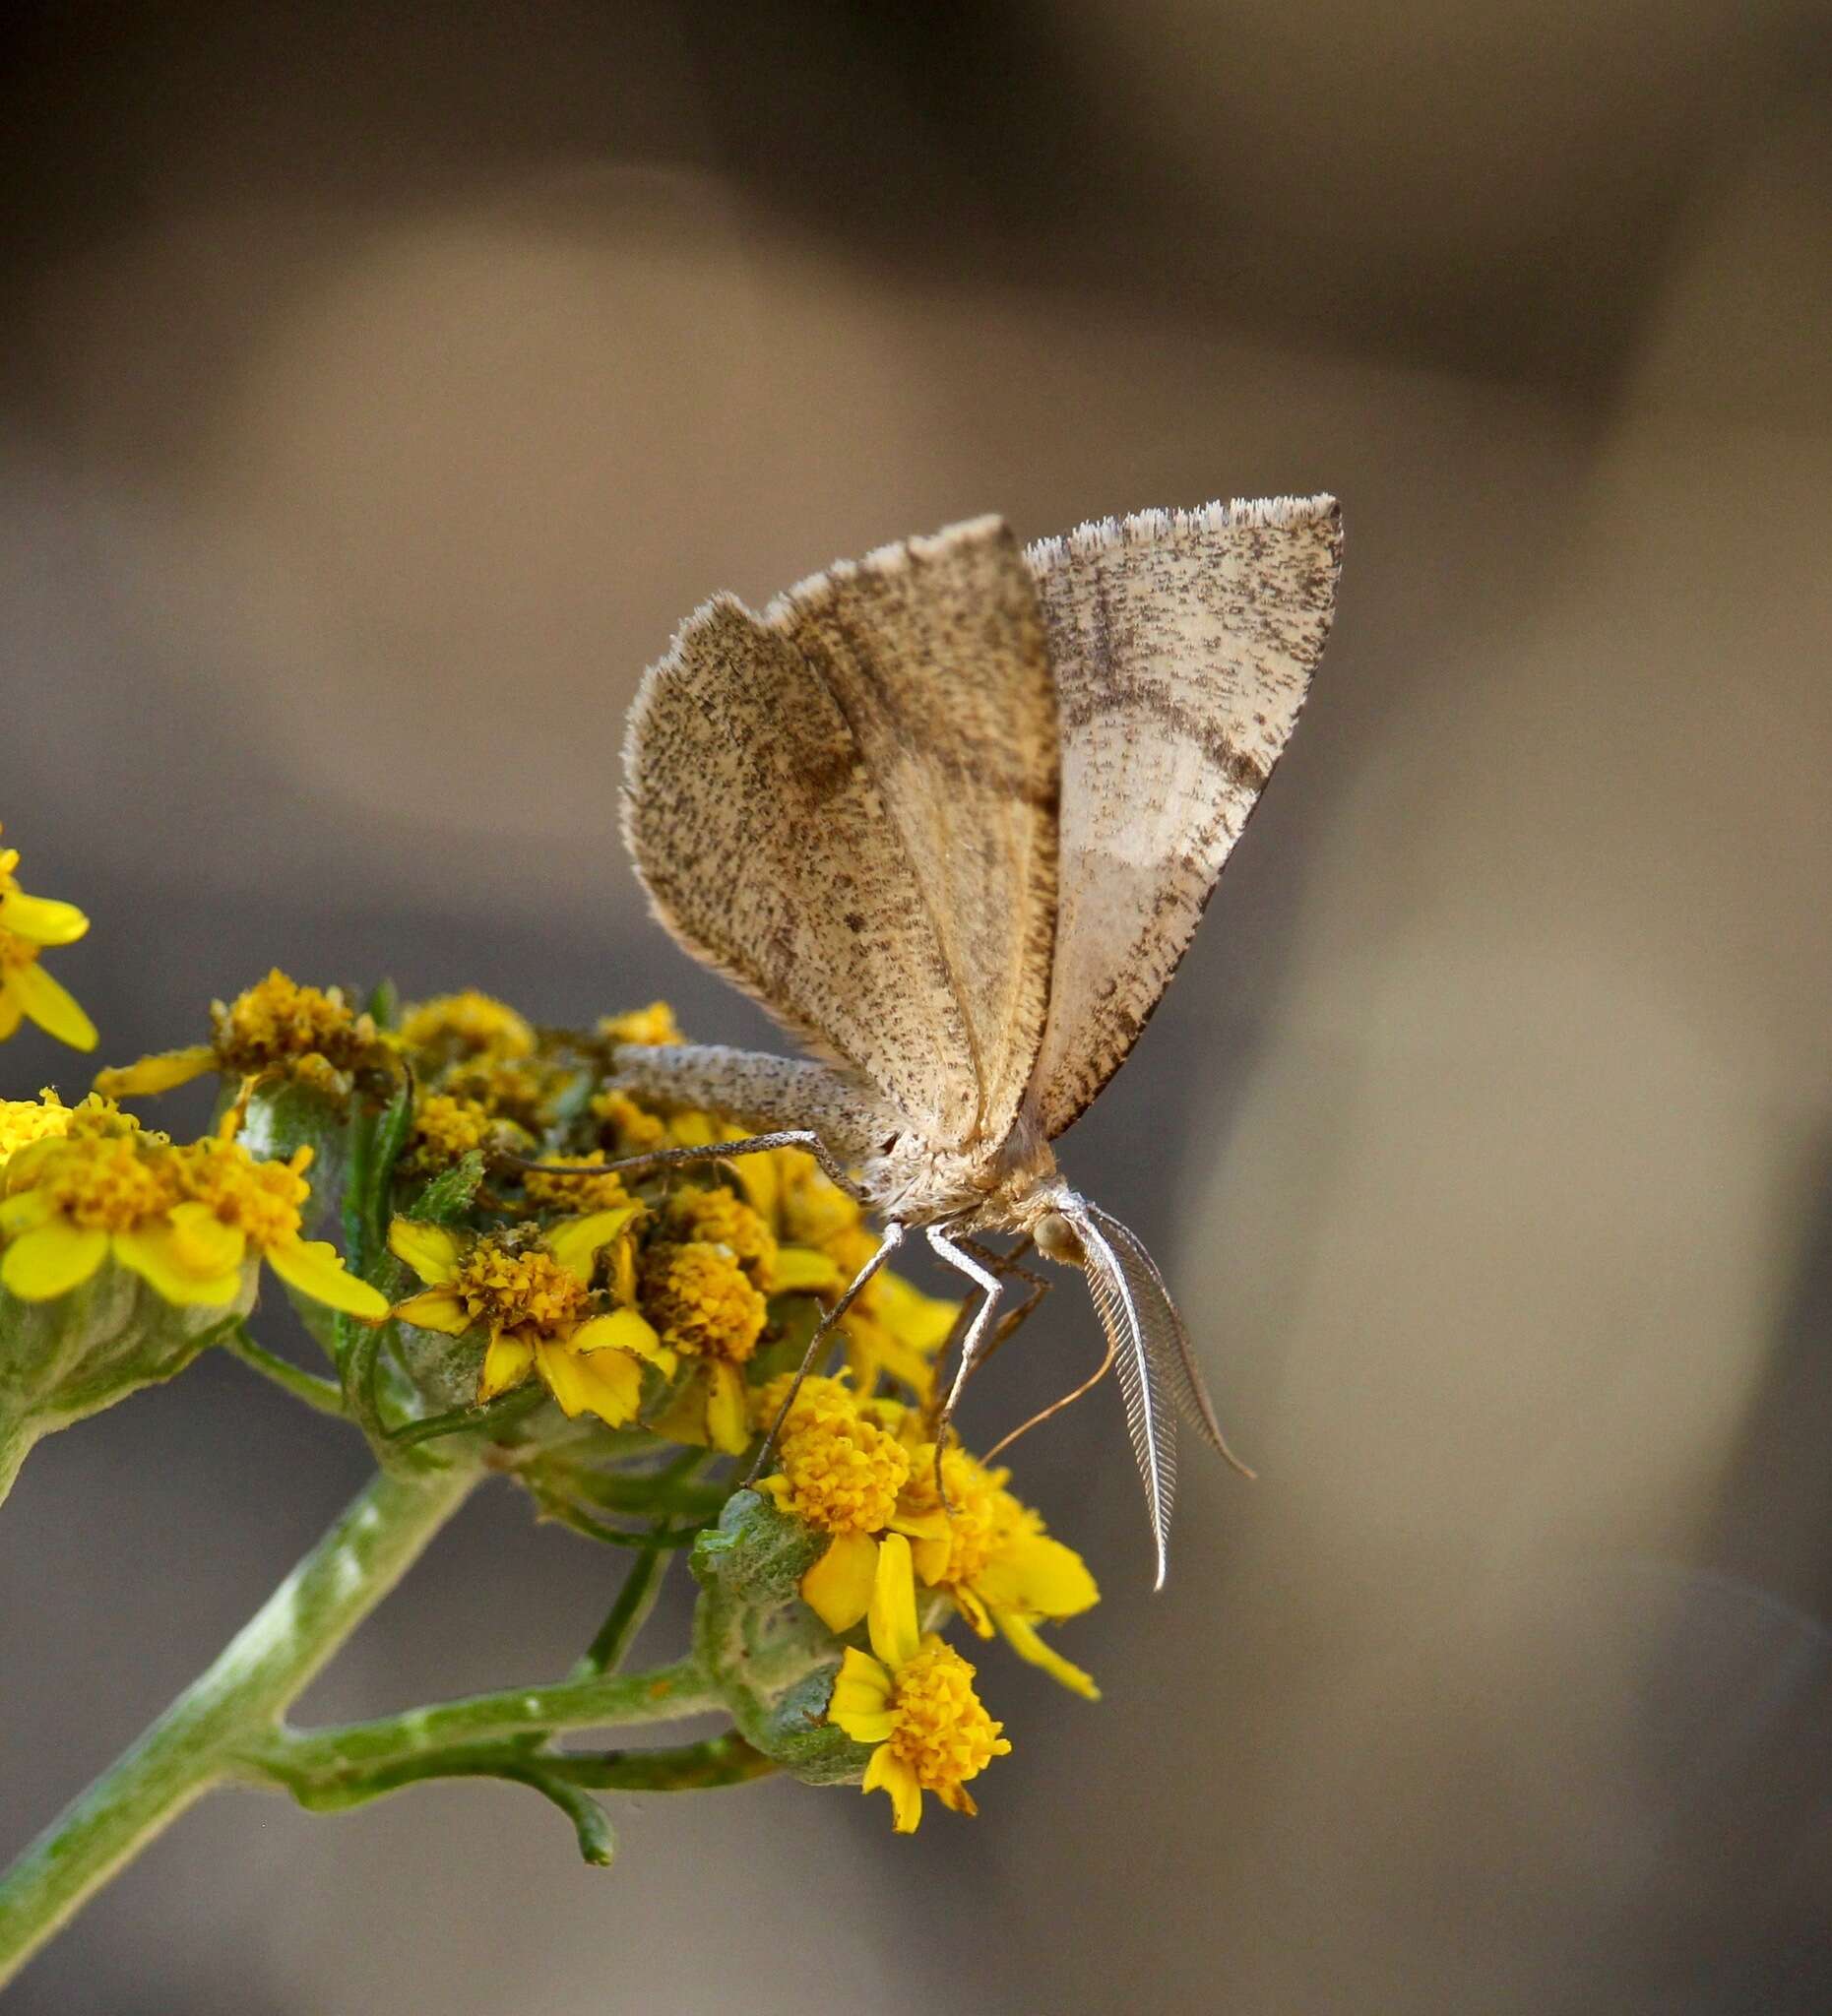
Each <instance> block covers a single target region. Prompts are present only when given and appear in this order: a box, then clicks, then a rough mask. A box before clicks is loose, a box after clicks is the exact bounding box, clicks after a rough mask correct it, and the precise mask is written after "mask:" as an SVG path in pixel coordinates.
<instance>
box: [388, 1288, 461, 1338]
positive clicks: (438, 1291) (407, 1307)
mask: <svg viewBox="0 0 1832 2016" xmlns="http://www.w3.org/2000/svg"><path fill="white" fill-rule="evenodd" d="M395 1314H396V1315H397V1316H398V1317H399V1318H400V1319H401V1321H402V1322H403V1323H411V1324H412V1325H413V1327H414V1328H415V1329H416V1330H439V1331H443V1332H444V1333H445V1335H446V1336H447V1337H461V1336H463V1334H464V1333H465V1332H466V1331H467V1330H469V1329H470V1328H471V1321H472V1318H471V1311H470V1310H469V1309H468V1308H466V1306H465V1304H464V1302H463V1301H462V1300H461V1299H460V1298H459V1297H458V1296H457V1295H455V1294H454V1293H453V1292H452V1291H451V1290H450V1289H449V1288H429V1289H428V1290H427V1291H426V1292H425V1293H424V1294H418V1295H409V1297H408V1298H407V1300H406V1301H405V1302H397V1303H396V1304H395Z"/></svg>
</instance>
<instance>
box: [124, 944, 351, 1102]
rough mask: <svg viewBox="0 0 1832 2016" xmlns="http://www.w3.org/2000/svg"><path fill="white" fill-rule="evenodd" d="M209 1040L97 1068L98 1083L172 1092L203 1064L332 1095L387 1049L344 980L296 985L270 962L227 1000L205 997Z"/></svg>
mask: <svg viewBox="0 0 1832 2016" xmlns="http://www.w3.org/2000/svg"><path fill="white" fill-rule="evenodd" d="M210 1028H211V1036H210V1040H209V1042H207V1043H192V1044H190V1045H189V1046H188V1047H186V1048H184V1049H181V1050H159V1051H157V1052H156V1053H155V1054H154V1055H152V1056H150V1057H142V1058H141V1059H140V1061H139V1062H138V1063H136V1064H125V1065H121V1066H119V1067H118V1068H116V1069H113V1070H109V1071H98V1072H97V1073H96V1074H95V1090H96V1091H97V1092H100V1093H104V1094H107V1095H109V1096H110V1097H113V1098H116V1099H124V1098H130V1097H134V1096H146V1095H148V1094H152V1093H159V1092H169V1091H170V1090H171V1088H172V1087H173V1086H175V1085H185V1084H188V1083H189V1082H190V1081H191V1080H192V1079H193V1078H201V1077H202V1076H203V1075H204V1074H205V1072H207V1071H219V1072H221V1073H222V1074H223V1075H224V1076H225V1077H229V1078H240V1079H253V1078H273V1077H286V1078H296V1079H299V1080H301V1081H302V1082H304V1083H306V1084H315V1085H318V1086H320V1087H322V1088H323V1089H324V1090H325V1091H327V1092H331V1093H333V1094H342V1093H344V1092H346V1091H347V1090H348V1088H349V1081H350V1078H351V1076H352V1075H353V1074H354V1073H355V1072H357V1071H360V1070H364V1069H373V1068H376V1067H377V1066H378V1065H379V1064H380V1063H381V1062H382V1061H383V1059H384V1057H385V1055H386V1051H385V1047H384V1045H383V1043H382V1040H381V1037H380V1034H379V1032H378V1031H377V1029H376V1027H375V1023H374V1020H373V1018H372V1017H370V1016H368V1015H366V1014H361V1015H359V1014H358V1013H357V1012H356V1011H355V1010H354V1009H353V1008H351V1007H350V1005H349V1004H348V1002H347V1001H346V1000H345V998H344V992H343V989H342V988H341V987H307V986H301V985H300V984H299V982H298V981H297V980H295V979H292V978H290V977H288V976H287V975H285V974H284V973H282V972H281V970H280V969H279V967H275V968H274V969H273V971H272V972H271V973H269V975H268V977H266V979H264V980H257V981H256V982H255V984H254V985H253V986H252V987H247V988H244V989H243V991H242V992H241V993H239V994H237V995H236V997H235V998H234V1000H233V1001H230V1002H228V1003H227V1004H226V1005H225V1004H224V1003H222V1002H221V1001H213V1002H212V1003H211V1004H210Z"/></svg>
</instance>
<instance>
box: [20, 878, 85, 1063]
mask: <svg viewBox="0 0 1832 2016" xmlns="http://www.w3.org/2000/svg"><path fill="white" fill-rule="evenodd" d="M18 866H19V850H18V848H14V847H6V848H0V1042H4V1041H5V1040H6V1039H7V1038H8V1037H10V1036H12V1035H13V1034H14V1033H15V1031H17V1030H18V1028H19V1026H20V1023H21V1022H22V1021H29V1022H35V1023H36V1024H37V1025H38V1027H39V1028H40V1029H41V1030H43V1031H44V1032H45V1034H46V1035H47V1036H54V1037H55V1038H56V1039H57V1040H58V1041H59V1042H63V1043H68V1044H69V1045H70V1047H71V1048H72V1049H75V1050H93V1049H94V1048H95V1040H96V1039H95V1024H94V1023H93V1022H92V1021H91V1020H90V1019H89V1017H88V1016H87V1015H85V1014H84V1012H83V1010H82V1009H81V1008H80V1007H79V1006H78V1005H77V1003H76V1001H75V999H74V998H73V997H72V995H71V994H70V991H69V989H68V988H66V987H65V986H63V985H62V983H61V982H59V981H57V980H54V979H52V977H50V975H49V974H48V973H46V972H45V971H44V968H43V967H42V966H41V965H40V964H39V959H40V955H41V954H43V953H44V952H45V951H46V950H47V949H49V948H51V947H53V946H58V945H74V944H75V943H76V941H77V940H78V939H79V938H81V937H82V936H83V934H84V933H85V932H86V931H87V930H88V929H89V918H88V917H86V916H85V915H84V914H83V913H82V912H81V911H80V910H78V909H77V907H76V905H75V904H74V903H59V902H57V901H55V899H53V898H51V897H48V896H28V895H27V894H26V892H25V891H24V890H23V889H22V888H21V887H20V886H19V877H18V876H17V875H16V874H15V873H14V870H15V869H16V868H18Z"/></svg>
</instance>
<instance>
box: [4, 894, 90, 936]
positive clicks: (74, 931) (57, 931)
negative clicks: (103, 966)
mask: <svg viewBox="0 0 1832 2016" xmlns="http://www.w3.org/2000/svg"><path fill="white" fill-rule="evenodd" d="M0 928H3V929H5V930H8V931H11V932H12V933H13V934H14V936H15V937H18V938H24V939H25V940H26V941H27V943H28V944H31V945H74V944H75V943H76V941H77V940H78V939H79V938H80V937H82V935H83V933H84V932H85V931H87V930H88V929H89V918H88V917H86V916H85V915H84V914H83V913H82V912H81V911H80V910H78V909H77V907H76V905H75V904H74V903H59V902H58V901H57V900H56V898H55V897H50V896H28V895H27V894H26V892H25V891H24V890H23V889H11V890H8V891H7V893H6V894H5V895H4V896H0Z"/></svg>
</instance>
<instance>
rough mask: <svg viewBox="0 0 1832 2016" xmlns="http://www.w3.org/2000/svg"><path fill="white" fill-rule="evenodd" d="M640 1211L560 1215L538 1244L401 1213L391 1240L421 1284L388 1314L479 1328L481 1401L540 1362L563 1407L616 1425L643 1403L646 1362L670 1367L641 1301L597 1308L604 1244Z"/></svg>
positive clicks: (457, 1329) (451, 1329) (423, 1324)
mask: <svg viewBox="0 0 1832 2016" xmlns="http://www.w3.org/2000/svg"><path fill="white" fill-rule="evenodd" d="M637 1210H638V1207H637V1206H636V1205H634V1204H625V1205H621V1206H619V1207H618V1208H617V1209H615V1210H612V1211H598V1212H593V1213H591V1214H590V1215H588V1216H586V1217H583V1218H573V1219H567V1220H565V1221H563V1222H562V1223H560V1224H559V1225H556V1226H554V1227H553V1228H552V1229H551V1230H549V1231H548V1232H547V1233H546V1235H545V1236H544V1237H543V1238H541V1239H540V1240H539V1241H538V1242H537V1241H534V1240H530V1239H527V1238H517V1237H516V1236H515V1235H514V1234H510V1235H508V1236H507V1237H505V1236H502V1235H492V1236H487V1237H479V1236H478V1235H477V1234H476V1233H474V1232H466V1231H454V1230H453V1229H451V1228H450V1227H448V1226H442V1225H429V1224H424V1223H421V1222H420V1221H417V1220H414V1219H407V1218H398V1219H396V1220H395V1222H394V1224H393V1226H392V1227H391V1228H390V1229H389V1233H388V1245H389V1250H390V1251H391V1252H392V1253H394V1255H395V1256H396V1258H397V1259H400V1260H405V1261H406V1262H407V1264H408V1265H409V1266H410V1267H411V1268H412V1270H413V1272H414V1273H415V1274H417V1275H418V1276H419V1278H420V1280H421V1281H423V1282H424V1283H426V1285H427V1286H426V1291H425V1292H424V1293H422V1294H417V1295H412V1296H410V1297H409V1299H408V1300H407V1301H405V1302H402V1303H401V1304H399V1305H398V1307H397V1308H396V1310H395V1314H396V1315H397V1316H399V1317H400V1318H401V1320H402V1321H403V1322H405V1323H414V1324H417V1325H418V1326H419V1327H420V1328H421V1329H423V1330H439V1331H443V1332H444V1333H445V1334H446V1335H447V1336H448V1337H458V1336H461V1335H463V1333H464V1332H465V1331H467V1330H470V1329H471V1328H473V1327H474V1325H481V1326H482V1327H483V1329H484V1331H485V1333H486V1336H487V1338H488V1342H487V1344H486V1346H485V1348H484V1354H483V1371H482V1376H481V1378H480V1380H479V1382H478V1385H477V1400H478V1402H479V1403H481V1402H483V1401H486V1400H494V1399H495V1398H496V1396H497V1395H498V1394H500V1393H507V1392H508V1391H509V1390H510V1388H511V1387H514V1386H519V1385H520V1384H521V1383H522V1382H523V1380H525V1379H526V1378H527V1377H528V1376H529V1374H530V1373H531V1372H538V1373H539V1375H540V1377H541V1379H542V1381H543V1382H544V1383H545V1385H546V1388H547V1390H548V1392H549V1393H551V1394H552V1395H553V1397H554V1399H555V1400H557V1401H558V1402H559V1404H560V1406H561V1407H562V1408H563V1409H564V1410H565V1412H566V1414H567V1415H568V1416H569V1417H574V1418H576V1417H577V1416H579V1415H581V1414H594V1415H596V1416H597V1417H598V1418H599V1419H600V1420H601V1421H603V1422H604V1423H605V1424H606V1425H607V1426H609V1427H613V1428H618V1427H622V1426H623V1424H624V1423H625V1422H626V1421H630V1420H633V1419H634V1418H636V1413H637V1409H638V1408H639V1407H640V1406H641V1404H642V1396H643V1368H644V1366H645V1365H654V1366H656V1367H657V1368H658V1369H659V1370H661V1371H663V1372H664V1373H668V1372H672V1371H673V1369H674V1362H675V1360H674V1354H673V1352H671V1351H670V1350H669V1349H668V1348H667V1346H666V1345H664V1344H663V1342H662V1340H661V1339H660V1338H659V1337H658V1336H657V1335H656V1333H655V1330H654V1328H653V1326H652V1325H651V1324H650V1323H648V1322H647V1321H646V1320H645V1319H644V1317H643V1316H642V1315H641V1314H640V1313H639V1312H638V1311H637V1310H635V1309H633V1308H628V1307H624V1308H616V1309H608V1310H607V1309H605V1308H604V1306H603V1300H604V1298H603V1297H602V1296H601V1295H600V1293H598V1292H595V1291H594V1289H593V1286H592V1277H593V1275H594V1273H595V1271H596V1269H597V1265H598V1257H599V1255H600V1252H601V1251H602V1250H603V1249H604V1248H605V1247H606V1246H609V1245H612V1244H613V1243H615V1242H616V1241H618V1240H619V1239H621V1238H623V1237H624V1236H625V1235H626V1234H627V1232H628V1229H629V1227H630V1224H631V1221H632V1220H633V1219H634V1218H635V1216H636V1213H637Z"/></svg>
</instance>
